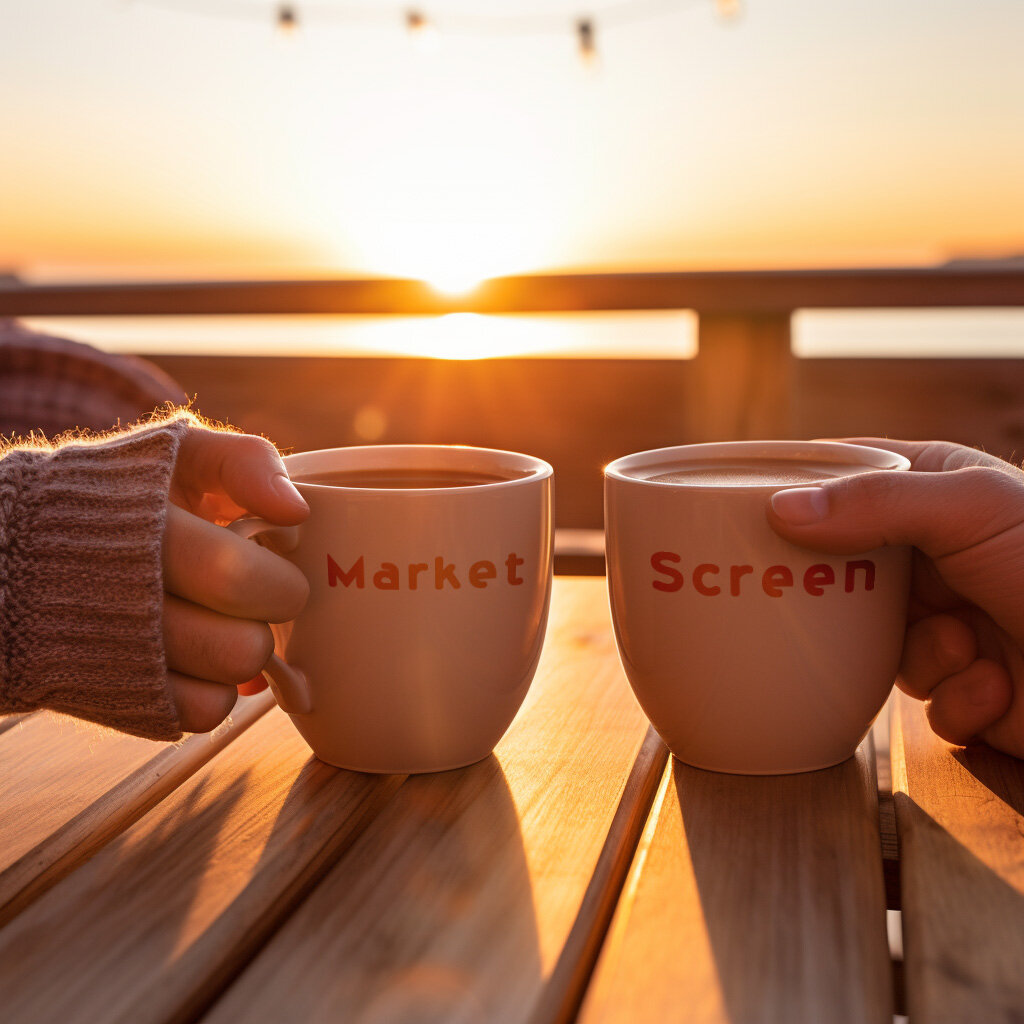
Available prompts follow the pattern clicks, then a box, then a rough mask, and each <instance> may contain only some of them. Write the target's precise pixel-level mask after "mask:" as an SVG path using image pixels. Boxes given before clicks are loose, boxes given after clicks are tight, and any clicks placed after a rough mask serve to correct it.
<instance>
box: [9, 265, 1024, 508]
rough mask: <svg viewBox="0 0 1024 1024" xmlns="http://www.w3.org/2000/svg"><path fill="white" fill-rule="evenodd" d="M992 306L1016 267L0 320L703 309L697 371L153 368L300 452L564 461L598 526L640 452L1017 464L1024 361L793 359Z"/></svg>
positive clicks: (511, 365)
mask: <svg viewBox="0 0 1024 1024" xmlns="http://www.w3.org/2000/svg"><path fill="white" fill-rule="evenodd" d="M992 306H1005V307H1024V268H1020V269H1018V268H1012V267H1011V268H1004V267H998V266H996V267H973V266H967V267H961V266H952V267H939V268H933V269H929V268H923V269H873V270H816V271H756V272H724V273H711V272H708V273H663V274H583V275H581V274H566V275H546V276H529V277H509V278H499V279H494V280H491V281H488V282H485V283H484V284H482V285H481V286H479V287H478V288H476V289H475V290H473V291H472V292H470V293H468V294H466V295H461V296H445V295H442V294H439V293H437V292H435V291H434V290H433V289H431V288H430V287H429V286H428V285H426V284H424V283H423V282H420V281H411V280H379V279H373V280H345V281H334V280H324V281H287V282H220V283H210V282H202V283H199V282H197V283H174V284H133V285H74V286H70V285H69V286H57V285H49V286H26V285H20V284H18V283H17V282H14V283H11V284H9V285H7V286H5V287H2V288H0V316H65V315H74V316H118V315H127V316H143V315H145V316H150V315H167V316H175V315H219V314H225V315H228V314H234V315H238V314H311V313H316V314H323V313H340V314H366V315H374V314H378V315H379V314H398V315H417V314H418V315H424V314H443V313H452V312H478V313H525V312H531V313H541V312H566V311H577V312H578V311H593V310H609V311H610V310H651V309H693V310H696V311H697V313H698V316H699V351H698V354H697V357H696V358H695V359H692V360H684V359H679V360H665V359H628V358H626V359H604V358H602V359H553V358H511V359H500V360H480V361H468V362H457V361H444V360H433V359H409V358H400V359H399V358H364V357H346V358H344V359H337V358H330V357H316V358H314V357H293V356H287V355H281V356H258V357H254V356H245V357H243V356H223V355H211V356H185V355H175V354H174V353H167V354H165V355H160V356H158V357H150V358H153V359H154V361H155V362H157V363H158V364H159V365H160V366H162V367H163V368H164V369H165V370H167V371H168V372H169V373H171V374H172V375H173V376H174V377H175V378H177V380H179V381H180V382H181V384H182V387H183V388H184V389H185V390H186V392H188V393H190V394H195V395H196V398H197V405H198V406H199V407H200V408H201V409H202V410H203V411H204V412H206V413H207V414H209V415H212V416H216V417H218V418H224V419H228V420H231V421H232V422H234V423H236V424H238V425H239V426H241V427H244V428H246V429H249V430H257V431H262V432H265V433H266V434H267V435H268V436H270V437H272V438H274V440H276V441H277V442H278V443H279V444H281V445H283V446H287V447H291V448H295V449H303V448H313V447H330V446H336V445H345V444H353V443H365V442H367V441H379V442H384V443H387V442H400V441H429V442H443V443H467V444H482V445H488V446H494V447H507V448H516V449H519V450H522V451H529V452H533V453H535V454H537V455H540V456H542V457H544V458H547V459H548V460H549V461H551V462H552V463H553V464H554V465H555V468H556V471H557V481H558V492H559V493H558V507H559V513H558V516H559V522H560V523H561V524H562V525H563V526H574V527H594V526H599V525H600V523H601V476H600V469H601V466H602V465H603V464H604V463H606V462H607V461H609V460H610V459H612V458H615V457H616V456H618V455H622V454H624V453H626V452H629V451H637V450H640V449H643V448H652V447H660V446H663V445H669V444H679V443H688V442H695V441H704V440H715V439H726V438H758V437H821V436H827V437H841V436H850V435H865V434H866V435H889V436H893V437H927V436H933V437H945V438H949V439H951V440H956V441H961V442H963V443H966V444H972V445H979V446H982V447H985V448H986V449H987V450H989V451H992V452H995V453H997V454H1000V455H1004V456H1013V455H1015V454H1018V453H1021V452H1024V359H1020V360H1018V359H977V358H970V357H967V358H957V359H859V358H858V359H832V358H830V359H797V358H795V357H794V355H793V352H792V346H791V340H790V321H791V317H792V314H793V313H794V312H795V311H796V310H798V309H822V308H849V309H856V308H926V307H992ZM1022 340H1024V339H1022Z"/></svg>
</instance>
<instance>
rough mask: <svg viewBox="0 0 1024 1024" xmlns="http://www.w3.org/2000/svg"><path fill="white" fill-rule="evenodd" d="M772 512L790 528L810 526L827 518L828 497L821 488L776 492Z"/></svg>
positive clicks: (772, 500)
mask: <svg viewBox="0 0 1024 1024" xmlns="http://www.w3.org/2000/svg"><path fill="white" fill-rule="evenodd" d="M771 502H772V511H774V512H775V514H776V515H777V516H778V517H779V518H780V519H781V520H782V521H783V522H786V523H789V524H790V526H810V525H811V523H820V522H821V520H822V519H824V518H826V516H828V495H827V494H826V493H825V489H824V488H822V487H793V488H790V489H788V490H785V491H776V492H775V493H774V494H773V495H772V497H771Z"/></svg>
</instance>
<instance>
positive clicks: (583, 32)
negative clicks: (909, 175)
mask: <svg viewBox="0 0 1024 1024" xmlns="http://www.w3.org/2000/svg"><path fill="white" fill-rule="evenodd" d="M709 3H710V4H713V6H714V9H715V12H716V14H717V15H718V17H719V18H720V19H721V20H723V21H733V20H735V19H736V18H737V17H738V16H739V15H740V14H741V13H742V10H743V7H742V0H618V2H612V3H608V4H606V5H605V6H604V7H600V8H598V9H597V10H596V11H593V12H592V13H589V14H587V15H580V16H578V17H576V18H574V19H572V20H571V21H570V24H571V26H572V31H573V34H574V36H575V40H576V50H577V53H578V55H579V57H580V59H581V60H582V61H583V63H584V64H586V65H588V66H592V65H594V63H595V62H596V60H597V23H598V21H600V23H601V27H602V29H605V28H609V27H614V26H617V25H625V24H634V23H637V22H641V21H648V20H651V19H653V18H657V17H662V16H664V15H669V14H673V13H676V12H678V11H680V10H682V9H684V8H690V7H695V6H698V5H699V6H705V5H707V4H709ZM135 4H136V5H138V6H141V5H145V6H150V7H162V8H164V9H170V10H177V11H183V12H185V11H188V12H192V13H196V14H205V15H209V16H211V17H219V18H227V19H232V20H248V21H251V20H253V19H254V18H258V17H261V16H262V17H266V13H265V11H266V8H264V12H263V13H262V14H261V11H260V7H259V5H258V4H257V3H254V2H251V0H135ZM271 15H272V18H273V22H274V24H275V25H276V26H277V28H278V30H279V31H281V32H282V33H284V34H291V33H293V32H294V31H295V30H296V29H297V28H298V26H299V23H300V10H299V5H298V4H296V3H278V4H277V5H276V6H273V7H271ZM385 20H386V21H390V22H391V23H392V24H394V23H395V21H396V20H398V21H399V22H400V23H401V24H404V25H405V29H406V31H407V32H408V34H409V35H410V37H411V38H412V39H413V41H414V42H415V43H416V44H417V46H418V47H420V46H423V45H424V44H426V43H431V44H432V43H434V42H435V41H436V36H437V30H438V29H441V28H443V30H444V31H445V32H448V33H453V34H466V35H485V34H486V35H499V34H500V35H553V34H559V35H561V34H562V33H564V32H565V31H566V16H565V14H564V13H563V14H556V13H554V12H532V13H529V12H527V13H522V14H512V13H509V14H501V13H494V12H491V13H477V12H469V11H466V10H465V9H463V10H461V11H458V10H451V11H449V12H448V13H443V12H442V13H441V14H440V15H439V16H438V17H437V18H434V17H428V16H427V14H426V12H424V11H423V10H422V9H420V8H408V9H405V10H404V11H394V10H392V11H391V12H388V11H382V10H381V9H380V8H379V7H371V6H369V5H368V4H367V3H363V4H361V5H357V4H352V3H344V2H338V3H329V2H326V0H308V2H305V0H304V2H303V3H302V4H301V22H302V24H303V25H309V24H310V23H318V22H325V23H326V22H334V23H335V24H357V23H361V24H369V23H376V24H382V23H384V21H385Z"/></svg>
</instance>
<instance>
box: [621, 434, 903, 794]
mask: <svg viewBox="0 0 1024 1024" xmlns="http://www.w3.org/2000/svg"><path fill="white" fill-rule="evenodd" d="M735 459H741V460H742V459H754V460H758V459H781V460H787V461H789V460H792V462H793V464H794V465H799V464H800V463H802V462H803V463H806V462H808V461H809V460H823V461H825V462H830V463H836V464H837V466H839V467H840V471H837V474H836V475H843V472H842V470H841V467H842V466H844V465H848V466H850V467H857V468H858V470H859V471H872V470H906V469H908V468H909V466H910V463H909V462H908V461H907V460H906V459H905V458H903V457H902V456H901V455H896V454H894V453H892V452H887V451H882V450H880V449H876V448H867V447H861V446H859V445H845V444H839V443H832V442H801V441H748V442H731V443H723V444H701V445H688V446H684V447H679V448H664V449H660V450H656V451H650V452H640V453H637V454H635V455H628V456H626V457H624V458H621V459H618V460H616V461H615V462H613V463H611V464H610V465H609V466H608V467H607V468H606V470H605V528H606V531H607V559H608V587H609V595H610V600H611V609H612V618H613V621H614V625H615V635H616V640H617V642H618V645H619V653H620V655H621V658H622V663H623V666H624V668H625V671H626V675H627V676H628V678H629V681H630V684H631V685H632V687H633V690H634V692H635V694H636V696H637V699H638V700H639V702H640V704H641V706H642V707H643V709H644V711H645V712H646V713H647V716H648V717H649V718H650V720H651V723H652V724H653V725H654V728H655V729H656V730H657V731H658V733H659V734H660V735H661V736H662V738H663V739H664V740H665V742H666V744H667V745H668V747H669V749H670V750H671V751H672V753H673V754H675V755H676V757H678V758H679V759H680V760H681V761H684V762H686V763H687V764H690V765H693V766H695V767H698V768H706V769H712V770H715V771H723V772H734V773H740V774H752V775H760V774H783V773H789V772H801V771H812V770H814V769H817V768H824V767H827V766H829V765H833V764H837V763H839V762H840V761H843V760H845V759H846V758H847V757H849V756H850V755H851V754H852V753H853V752H854V750H855V749H856V747H857V745H858V744H859V743H860V741H861V740H862V739H863V738H864V736H865V734H866V732H867V730H868V728H869V727H870V725H871V722H872V721H873V720H874V718H875V716H876V715H877V714H878V711H879V709H880V708H881V707H882V705H883V704H884V702H885V699H886V697H887V696H888V694H889V692H890V690H891V688H892V685H893V681H894V678H895V675H896V670H897V667H898V665H899V659H900V653H901V650H902V643H903V634H904V629H905V624H906V605H907V595H908V588H909V580H910V549H909V548H904V547H887V548H880V549H877V550H875V551H870V552H867V553H864V554H855V555H850V556H848V557H846V556H836V555H823V554H820V553H818V552H814V551H810V550H807V549H803V548H799V547H797V546H795V545H793V544H790V543H789V542H788V541H785V540H783V539H782V538H781V537H779V536H778V534H776V533H775V531H774V530H772V529H771V527H770V526H769V524H768V521H767V518H766V509H767V505H768V501H769V497H770V495H771V494H772V493H774V492H775V491H777V490H780V489H781V488H782V487H783V486H787V484H783V483H777V482H776V483H764V482H760V483H749V484H746V485H741V486H735V485H730V486H724V485H721V484H719V485H716V484H714V483H713V482H706V481H705V482H700V481H698V482H696V483H693V482H691V483H688V484H686V483H666V482H659V481H656V480H651V479H649V477H651V476H658V475H660V474H661V473H662V472H663V471H665V470H667V469H669V468H670V467H677V466H685V465H686V464H688V463H693V462H702V463H709V464H710V463H713V462H714V461H715V460H735ZM707 479H711V478H710V477H709V478H707ZM809 482H810V481H807V482H801V483H797V484H794V483H789V484H788V486H807V485H808V484H809Z"/></svg>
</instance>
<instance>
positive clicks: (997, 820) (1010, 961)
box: [893, 695, 1024, 1024]
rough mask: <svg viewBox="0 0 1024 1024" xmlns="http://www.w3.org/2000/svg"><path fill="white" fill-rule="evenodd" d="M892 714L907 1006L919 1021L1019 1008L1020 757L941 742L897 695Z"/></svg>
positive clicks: (914, 706) (1018, 1011)
mask: <svg viewBox="0 0 1024 1024" xmlns="http://www.w3.org/2000/svg"><path fill="white" fill-rule="evenodd" d="M897 709H898V711H897V714H896V716H895V719H894V723H893V784H894V797H895V801H896V823H897V827H898V828H899V835H900V858H901V868H902V883H903V933H904V956H905V964H906V979H905V980H906V989H907V1008H908V1012H909V1015H910V1019H911V1020H912V1021H914V1024H938V1022H948V1024H954V1022H956V1024H959V1022H961V1021H985V1022H986V1024H999V1022H1005V1024H1011V1022H1012V1024H1017V1022H1019V1021H1020V1020H1021V1019H1022V1013H1024V763H1022V762H1021V761H1018V760H1015V759H1014V758H1011V757H1008V756H1006V755H1004V754H1000V753H997V752H996V751H994V750H990V749H988V748H987V747H976V748H973V747H972V748H968V749H963V748H960V747H953V746H950V744H948V743H945V742H944V741H942V740H940V739H939V738H938V737H937V736H935V735H934V733H932V731H931V730H930V729H929V727H928V723H927V720H926V718H925V715H924V710H923V707H922V705H921V704H919V703H918V702H917V701H913V700H911V699H910V698H909V697H905V696H902V695H901V698H900V701H899V703H898V705H897Z"/></svg>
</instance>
